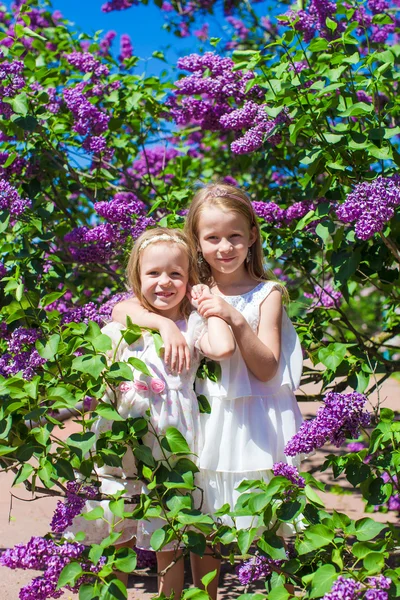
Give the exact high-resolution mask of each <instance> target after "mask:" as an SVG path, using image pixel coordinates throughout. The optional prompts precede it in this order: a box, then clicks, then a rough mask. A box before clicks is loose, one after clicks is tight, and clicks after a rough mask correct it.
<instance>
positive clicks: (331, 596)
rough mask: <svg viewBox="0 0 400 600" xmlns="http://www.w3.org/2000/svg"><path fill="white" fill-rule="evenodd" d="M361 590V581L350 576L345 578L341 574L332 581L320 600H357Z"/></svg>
mask: <svg viewBox="0 0 400 600" xmlns="http://www.w3.org/2000/svg"><path fill="white" fill-rule="evenodd" d="M360 590H361V583H359V582H358V581H355V579H352V578H351V577H349V578H347V579H345V578H344V577H343V576H342V575H339V577H338V578H337V579H336V581H335V582H334V584H333V586H332V589H331V591H330V592H328V594H325V596H324V597H323V598H322V600H357V599H358V598H359V592H360Z"/></svg>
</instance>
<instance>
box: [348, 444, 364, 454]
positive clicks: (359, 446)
mask: <svg viewBox="0 0 400 600" xmlns="http://www.w3.org/2000/svg"><path fill="white" fill-rule="evenodd" d="M346 448H347V450H350V452H361V450H364V449H365V444H364V442H350V444H347V446H346Z"/></svg>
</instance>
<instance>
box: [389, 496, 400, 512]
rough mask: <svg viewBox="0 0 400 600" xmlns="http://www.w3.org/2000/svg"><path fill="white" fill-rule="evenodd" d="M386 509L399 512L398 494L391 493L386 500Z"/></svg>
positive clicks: (399, 499)
mask: <svg viewBox="0 0 400 600" xmlns="http://www.w3.org/2000/svg"><path fill="white" fill-rule="evenodd" d="M387 505H388V509H389V510H393V511H396V512H400V494H393V495H392V496H390V498H389V500H388V503H387Z"/></svg>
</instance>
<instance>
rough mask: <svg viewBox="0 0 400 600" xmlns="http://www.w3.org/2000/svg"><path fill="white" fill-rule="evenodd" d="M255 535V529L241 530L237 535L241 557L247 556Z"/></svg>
mask: <svg viewBox="0 0 400 600" xmlns="http://www.w3.org/2000/svg"><path fill="white" fill-rule="evenodd" d="M256 533H257V527H252V528H251V529H241V530H240V531H238V534H237V541H238V546H239V549H240V553H241V554H242V555H245V554H247V552H248V550H249V548H250V546H251V544H252V543H253V540H254V538H255V536H256Z"/></svg>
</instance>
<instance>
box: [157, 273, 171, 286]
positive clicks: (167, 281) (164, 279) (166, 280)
mask: <svg viewBox="0 0 400 600" xmlns="http://www.w3.org/2000/svg"><path fill="white" fill-rule="evenodd" d="M159 283H160V285H169V284H170V283H171V279H170V278H169V276H168V275H167V274H166V273H163V274H162V275H161V276H160V279H159Z"/></svg>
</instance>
